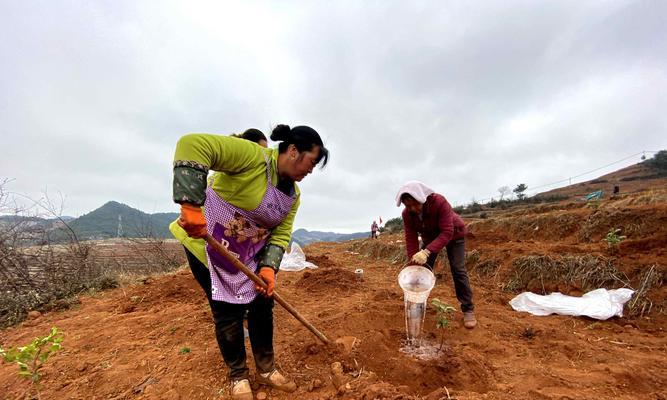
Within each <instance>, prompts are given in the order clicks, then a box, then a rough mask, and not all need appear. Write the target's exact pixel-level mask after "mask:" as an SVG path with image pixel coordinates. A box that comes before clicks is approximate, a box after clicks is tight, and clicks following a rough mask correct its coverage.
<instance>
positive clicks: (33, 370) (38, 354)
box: [0, 327, 63, 398]
mask: <svg viewBox="0 0 667 400" xmlns="http://www.w3.org/2000/svg"><path fill="white" fill-rule="evenodd" d="M62 341H63V332H62V331H61V330H59V329H58V328H56V327H53V328H51V332H50V333H49V334H48V335H47V336H43V337H37V338H35V340H33V341H32V342H30V343H29V344H27V345H25V346H18V347H10V348H8V349H7V350H5V349H3V348H0V357H2V359H3V360H4V361H5V362H8V363H16V364H17V365H18V366H19V372H18V374H19V376H21V377H23V378H26V379H30V382H31V383H32V385H33V387H34V388H35V390H36V391H37V398H39V380H40V378H41V375H40V370H41V369H42V367H43V366H44V363H46V361H47V360H48V359H49V357H51V356H52V355H53V354H54V353H55V352H57V351H58V350H60V349H61V343H62Z"/></svg>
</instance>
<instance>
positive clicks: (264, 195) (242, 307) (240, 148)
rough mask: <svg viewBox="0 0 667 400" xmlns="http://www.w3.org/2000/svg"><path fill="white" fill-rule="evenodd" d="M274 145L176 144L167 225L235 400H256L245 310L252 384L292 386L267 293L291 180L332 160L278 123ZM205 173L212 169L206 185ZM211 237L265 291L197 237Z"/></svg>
mask: <svg viewBox="0 0 667 400" xmlns="http://www.w3.org/2000/svg"><path fill="white" fill-rule="evenodd" d="M271 139H272V140H274V141H279V142H281V143H280V144H279V146H278V148H277V149H276V148H274V149H268V148H263V147H261V146H259V145H258V144H256V143H253V142H251V141H249V140H243V139H240V138H236V137H231V136H218V135H208V134H191V135H186V136H183V137H182V138H181V139H180V140H179V141H178V144H177V145H176V153H175V156H174V184H173V192H174V194H173V197H174V201H175V202H176V203H179V204H180V205H181V216H180V218H179V219H178V220H177V221H175V222H174V223H172V224H171V226H170V229H171V231H172V233H173V234H174V236H175V237H176V238H177V239H179V240H180V241H181V242H182V243H183V245H184V246H185V251H186V255H187V257H188V262H189V264H190V269H191V270H192V273H193V275H194V277H195V279H196V280H197V282H199V284H200V285H201V286H202V288H203V289H204V291H205V292H206V295H207V297H208V300H209V304H210V306H211V311H212V314H213V320H214V323H215V336H216V339H217V341H218V346H219V347H220V352H221V353H222V357H223V359H224V361H225V363H226V364H227V367H229V376H230V380H231V386H232V388H231V393H232V398H233V399H240V400H246V399H247V400H252V398H253V395H252V389H251V387H250V381H249V379H248V378H249V374H248V367H247V366H246V352H245V344H244V337H243V316H244V313H245V312H246V310H247V311H248V333H249V337H250V344H251V346H252V352H253V355H254V358H255V364H256V367H257V374H258V375H257V381H258V383H260V384H266V385H269V386H271V387H273V388H276V389H279V390H283V391H288V392H291V391H294V390H296V384H295V383H294V382H293V381H292V380H290V379H288V378H287V377H285V376H283V375H282V374H281V373H280V372H279V371H278V370H277V369H276V368H275V363H274V353H273V304H274V302H273V298H272V295H273V290H274V288H275V281H276V278H275V275H276V272H277V271H278V267H279V266H280V261H281V259H282V256H283V253H284V249H285V247H286V246H287V244H288V243H289V240H290V237H291V233H292V224H293V222H294V217H295V215H296V211H297V209H298V207H299V199H300V192H299V188H298V186H297V185H296V182H300V181H301V180H302V179H303V178H305V177H306V176H307V175H308V174H310V173H311V172H312V171H313V168H314V167H315V166H316V165H317V164H318V163H319V162H320V161H322V160H324V161H323V162H322V166H324V165H326V163H327V160H328V157H329V152H328V150H327V149H326V148H325V147H324V145H323V143H322V139H321V138H320V136H319V134H318V133H317V132H316V131H315V130H314V129H312V128H310V127H308V126H297V127H294V128H290V127H289V126H287V125H278V126H277V127H276V128H275V129H273V132H272V134H271ZM209 170H212V171H216V172H217V173H216V174H214V178H213V180H212V183H211V185H210V186H209V187H208V188H207V187H206V186H207V185H206V181H207V174H208V171H209ZM202 206H204V209H202ZM207 235H210V236H212V237H213V238H214V239H215V240H216V241H218V242H222V243H223V244H224V246H225V247H227V250H228V251H229V252H230V253H233V254H234V255H235V256H237V257H238V259H239V260H240V261H241V262H242V263H243V264H244V265H245V266H247V267H248V268H249V269H250V270H251V271H253V272H255V273H256V274H257V275H259V277H260V278H261V279H262V280H263V281H264V282H265V283H266V285H267V286H266V289H262V288H261V287H260V286H259V285H257V284H254V283H253V282H252V281H251V280H250V279H249V278H248V277H247V276H245V275H244V274H243V273H241V272H240V271H239V270H238V269H237V268H236V267H235V266H234V265H233V263H231V262H230V261H229V260H228V259H226V258H225V257H223V256H222V255H220V254H219V253H218V252H216V251H215V250H214V249H213V248H212V247H211V246H208V245H206V243H205V242H204V240H203V239H202V238H205V237H207ZM260 293H261V294H262V296H258V294H260Z"/></svg>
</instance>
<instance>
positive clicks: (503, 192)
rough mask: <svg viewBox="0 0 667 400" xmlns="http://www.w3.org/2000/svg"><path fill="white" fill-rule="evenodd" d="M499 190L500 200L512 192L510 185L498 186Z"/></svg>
mask: <svg viewBox="0 0 667 400" xmlns="http://www.w3.org/2000/svg"><path fill="white" fill-rule="evenodd" d="M498 192H500V200H501V201H502V199H503V197H505V196H507V195H508V194H510V193H511V192H510V187H509V186H501V187H499V188H498Z"/></svg>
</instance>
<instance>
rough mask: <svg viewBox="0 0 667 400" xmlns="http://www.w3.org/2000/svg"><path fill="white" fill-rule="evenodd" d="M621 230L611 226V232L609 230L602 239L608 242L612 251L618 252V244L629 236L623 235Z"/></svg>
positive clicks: (608, 246)
mask: <svg viewBox="0 0 667 400" xmlns="http://www.w3.org/2000/svg"><path fill="white" fill-rule="evenodd" d="M620 233H621V230H620V229H618V228H617V229H614V228H611V229H610V230H609V232H607V236H605V237H604V239H602V241H604V242H607V248H608V249H609V250H610V251H611V252H612V253H614V252H616V251H617V250H618V244H619V243H621V242H622V241H624V240H625V239H627V236H625V235H621V234H620Z"/></svg>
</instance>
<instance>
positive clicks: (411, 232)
mask: <svg viewBox="0 0 667 400" xmlns="http://www.w3.org/2000/svg"><path fill="white" fill-rule="evenodd" d="M403 226H404V227H405V247H406V249H407V251H408V259H411V258H412V256H413V255H414V254H415V253H416V252H418V251H419V241H418V239H417V233H421V235H422V240H423V242H424V244H426V248H427V249H428V251H430V252H431V253H439V252H440V251H441V250H442V249H443V248H445V246H447V243H449V241H450V240H456V239H461V238H464V237H465V233H466V226H465V224H464V223H463V220H462V219H461V217H459V215H458V214H456V213H455V212H454V210H452V206H451V205H449V202H448V201H447V199H445V198H444V197H443V196H442V195H440V194H438V193H433V194H431V195H429V196H428V197H427V198H426V202H425V203H424V205H423V208H422V218H421V219H419V216H417V215H412V214H410V213H409V212H408V210H407V209H404V210H403Z"/></svg>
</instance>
